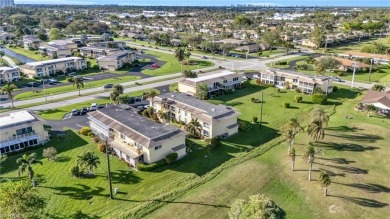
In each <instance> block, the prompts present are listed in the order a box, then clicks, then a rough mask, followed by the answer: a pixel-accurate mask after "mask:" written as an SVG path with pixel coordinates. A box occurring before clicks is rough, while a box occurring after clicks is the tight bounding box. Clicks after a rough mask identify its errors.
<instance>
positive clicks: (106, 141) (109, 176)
mask: <svg viewBox="0 0 390 219" xmlns="http://www.w3.org/2000/svg"><path fill="white" fill-rule="evenodd" d="M101 137H104V138H105V143H106V155H107V170H108V183H109V185H110V199H114V197H113V195H112V182H111V167H110V156H109V154H108V138H109V137H110V131H108V135H107V136H104V135H103V134H101Z"/></svg>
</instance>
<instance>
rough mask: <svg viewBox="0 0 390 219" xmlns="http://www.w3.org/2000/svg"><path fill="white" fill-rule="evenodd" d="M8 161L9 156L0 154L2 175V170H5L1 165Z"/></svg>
mask: <svg viewBox="0 0 390 219" xmlns="http://www.w3.org/2000/svg"><path fill="white" fill-rule="evenodd" d="M6 160H7V155H6V154H0V173H1V169H2V168H3V167H2V166H1V164H2V163H4V162H5V161H6Z"/></svg>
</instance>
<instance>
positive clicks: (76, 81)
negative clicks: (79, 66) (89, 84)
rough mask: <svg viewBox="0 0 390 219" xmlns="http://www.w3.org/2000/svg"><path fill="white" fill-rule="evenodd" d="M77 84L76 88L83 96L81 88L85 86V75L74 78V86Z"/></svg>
mask: <svg viewBox="0 0 390 219" xmlns="http://www.w3.org/2000/svg"><path fill="white" fill-rule="evenodd" d="M74 86H76V88H77V89H78V90H79V96H81V94H80V90H81V88H83V87H84V79H83V77H80V76H77V77H75V78H74V79H73V87H74Z"/></svg>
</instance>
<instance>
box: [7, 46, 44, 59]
mask: <svg viewBox="0 0 390 219" xmlns="http://www.w3.org/2000/svg"><path fill="white" fill-rule="evenodd" d="M7 49H9V50H12V51H14V52H16V53H19V54H21V55H24V56H27V57H29V58H31V59H34V60H36V61H45V60H50V58H48V57H43V56H42V55H41V54H39V52H38V50H34V51H31V50H26V49H24V48H20V47H9V46H7Z"/></svg>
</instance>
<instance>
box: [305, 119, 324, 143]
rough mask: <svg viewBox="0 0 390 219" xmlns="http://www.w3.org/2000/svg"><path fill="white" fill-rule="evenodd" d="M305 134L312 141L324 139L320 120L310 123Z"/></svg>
mask: <svg viewBox="0 0 390 219" xmlns="http://www.w3.org/2000/svg"><path fill="white" fill-rule="evenodd" d="M307 133H308V134H309V136H310V137H311V138H312V139H314V141H316V142H317V141H318V140H320V139H323V138H324V137H325V127H324V125H323V123H322V121H321V120H314V121H312V122H311V123H310V125H309V128H308V129H307Z"/></svg>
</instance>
